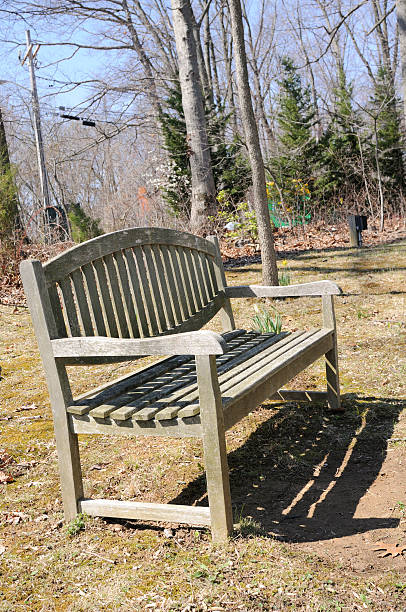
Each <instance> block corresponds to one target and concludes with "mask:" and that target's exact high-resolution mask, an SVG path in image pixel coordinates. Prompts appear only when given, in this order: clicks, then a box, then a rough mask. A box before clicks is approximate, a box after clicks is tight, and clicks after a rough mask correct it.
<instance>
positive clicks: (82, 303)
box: [71, 268, 94, 336]
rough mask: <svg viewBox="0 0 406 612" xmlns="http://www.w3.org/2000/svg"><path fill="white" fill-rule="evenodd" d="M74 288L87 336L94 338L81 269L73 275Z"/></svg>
mask: <svg viewBox="0 0 406 612" xmlns="http://www.w3.org/2000/svg"><path fill="white" fill-rule="evenodd" d="M71 277H72V281H73V287H74V289H75V294H76V301H77V303H78V306H79V314H80V319H81V321H82V327H83V329H84V332H85V335H86V336H94V330H93V324H92V318H91V316H90V310H89V306H88V303H87V296H86V292H85V288H84V285H83V276H82V272H81V270H80V268H79V269H78V270H74V272H72V274H71Z"/></svg>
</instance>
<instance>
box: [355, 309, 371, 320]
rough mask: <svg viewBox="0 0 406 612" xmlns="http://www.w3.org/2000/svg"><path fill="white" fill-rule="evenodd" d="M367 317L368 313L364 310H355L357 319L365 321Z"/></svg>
mask: <svg viewBox="0 0 406 612" xmlns="http://www.w3.org/2000/svg"><path fill="white" fill-rule="evenodd" d="M368 316H369V312H368V311H367V310H364V309H363V308H358V310H357V317H358V319H367V318H368Z"/></svg>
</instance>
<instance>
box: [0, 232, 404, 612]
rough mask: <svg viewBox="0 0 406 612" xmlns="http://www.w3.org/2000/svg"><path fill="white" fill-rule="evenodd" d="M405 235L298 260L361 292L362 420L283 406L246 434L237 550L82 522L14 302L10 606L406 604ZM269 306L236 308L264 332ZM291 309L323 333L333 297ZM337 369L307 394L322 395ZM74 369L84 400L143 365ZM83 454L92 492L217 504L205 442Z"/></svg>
mask: <svg viewBox="0 0 406 612" xmlns="http://www.w3.org/2000/svg"><path fill="white" fill-rule="evenodd" d="M394 238H395V240H394V241H393V242H392V243H387V244H375V245H371V246H368V247H367V248H365V249H348V248H344V247H342V246H340V245H338V246H337V245H336V248H334V246H330V245H327V247H328V248H325V249H323V248H320V247H317V248H313V249H308V250H300V249H297V250H296V251H295V250H294V249H287V250H288V251H289V252H288V253H287V252H285V253H283V254H281V257H283V258H285V259H286V260H287V261H286V264H285V269H286V270H288V271H289V274H290V277H291V283H292V284H293V283H299V282H309V281H313V280H320V279H321V278H325V279H330V280H334V281H336V282H337V283H338V284H339V285H340V286H341V287H342V289H343V295H342V296H338V297H337V298H336V315H337V324H338V330H339V358H340V366H341V390H342V397H343V403H344V406H345V408H346V412H345V413H344V414H342V415H332V414H329V413H328V411H327V409H326V406H324V405H319V406H308V405H304V404H301V405H298V404H296V403H294V402H286V403H280V404H278V403H271V402H267V403H265V404H263V405H262V406H261V407H260V408H259V409H257V410H256V411H254V412H252V413H251V414H250V415H248V416H247V417H246V418H245V419H244V420H243V421H241V422H240V423H239V424H238V425H236V426H235V427H233V428H232V429H231V430H230V431H229V432H228V434H227V445H228V453H229V465H230V477H231V489H232V498H233V504H234V512H235V523H236V530H235V533H234V535H233V537H232V538H231V539H230V541H229V543H228V544H226V545H215V544H213V543H212V542H211V538H210V534H209V532H208V531H207V530H205V529H189V528H185V527H180V526H179V525H173V524H172V525H170V524H168V525H152V524H141V523H137V522H135V521H116V520H103V519H93V518H86V517H84V518H83V519H81V520H77V521H76V523H75V524H70V525H69V526H66V525H65V524H64V522H63V513H62V508H61V501H60V489H59V481H58V473H57V459H56V450H55V442H54V437H53V427H52V417H51V411H50V407H49V402H48V396H47V391H46V386H45V380H44V375H43V372H42V367H41V364H40V360H39V356H38V352H37V346H36V342H35V339H34V336H33V332H32V327H31V322H30V318H29V315H28V312H27V310H26V308H25V307H22V306H15V305H13V304H12V303H10V304H8V305H7V304H5V303H3V304H1V305H0V329H1V333H0V351H1V362H0V365H1V368H2V369H1V373H0V375H1V381H0V611H1V612H3V611H13V612H14V611H16V610H44V611H48V610H57V611H62V610H72V611H79V610H89V609H91V610H92V611H94V610H95V611H96V610H162V611H170V610H174V611H175V610H178V611H181V610H183V611H184V612H187V611H188V612H192V611H196V612H197V611H206V610H207V611H209V610H211V611H213V612H214V611H218V612H220V611H223V610H224V611H232V610H252V611H259V610H289V609H291V610H343V611H344V610H365V609H367V610H377V611H381V610H382V611H383V610H396V611H397V610H399V611H401V610H405V609H406V577H405V576H406V571H405V570H406V411H405V408H406V390H405V380H406V351H405V345H406V316H405V314H406V290H405V269H406V240H405V239H404V238H402V237H401V236H399V235H395V236H394ZM246 255H247V256H250V257H254V255H253V254H249V253H247V254H246ZM249 261H250V259H246V260H245V262H244V263H245V265H243V266H242V265H241V266H238V265H234V266H233V267H230V269H229V270H228V272H227V277H228V283H229V284H239V285H240V284H248V283H259V282H260V264H258V263H249ZM251 261H252V260H251ZM247 263H248V265H247ZM284 263H285V262H284ZM237 264H238V262H237ZM253 304H254V301H253V300H251V299H247V300H235V313H236V320H237V325H238V326H239V327H248V328H249V327H251V324H252V321H251V319H252V316H253V314H254V312H253ZM274 305H275V307H276V308H277V309H278V310H279V311H280V313H281V315H282V320H283V327H284V329H291V330H294V329H297V328H298V327H312V326H315V325H319V321H320V303H319V300H318V299H316V298H303V299H301V300H294V299H286V300H277V301H275V302H274ZM211 327H212V328H213V329H219V322H218V321H217V319H215V320H214V321H213V325H212V326H211ZM323 369H324V368H323V364H322V362H318V363H317V364H315V365H313V366H312V367H311V368H309V369H308V370H306V372H305V373H302V374H301V375H300V376H298V377H297V379H295V381H294V384H293V385H291V387H294V388H302V389H303V388H307V389H315V388H322V385H323V384H324V374H323ZM70 370H71V372H70V374H71V380H72V385H73V388H74V391H75V393H79V392H82V391H84V390H85V389H86V388H87V387H88V385H89V380H91V382H92V383H93V384H99V383H100V381H101V379H102V377H103V379H104V380H106V377H107V380H108V379H109V378H110V377H115V376H120V375H122V374H124V373H125V372H126V371H127V370H130V365H129V364H119V365H117V364H115V365H114V366H111V367H108V368H106V367H105V366H104V367H103V368H102V367H101V366H93V367H88V368H83V367H82V368H76V369H74V368H71V369H70ZM80 450H81V456H82V462H83V475H84V481H85V491H86V494H87V495H93V496H99V497H100V496H105V497H108V496H110V497H112V498H114V497H115V498H117V499H138V500H142V501H156V502H173V503H188V504H193V503H197V504H203V505H204V504H206V503H207V499H206V492H205V481H204V476H203V467H202V464H203V459H202V448H201V444H200V442H198V441H196V440H172V441H171V443H170V444H168V441H165V440H164V439H163V440H160V439H156V438H146V439H140V438H138V439H135V440H131V439H121V438H108V437H105V436H95V437H91V436H80ZM75 531H77V533H76V534H75V533H74V532H75ZM396 545H398V547H397V549H396V548H393V547H395V546H396ZM380 547H381V550H374V549H375V548H380ZM402 547H405V548H404V553H403V554H402V552H401V551H402ZM391 550H392V552H393V555H389V554H387V556H381V555H382V554H385V553H388V552H389V551H391ZM397 552H400V554H396V553H397ZM394 555H396V556H394Z"/></svg>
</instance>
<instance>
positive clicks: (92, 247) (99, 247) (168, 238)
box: [44, 227, 215, 284]
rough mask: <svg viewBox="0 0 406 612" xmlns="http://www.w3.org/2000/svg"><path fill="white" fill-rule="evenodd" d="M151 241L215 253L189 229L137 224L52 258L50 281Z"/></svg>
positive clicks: (47, 271)
mask: <svg viewBox="0 0 406 612" xmlns="http://www.w3.org/2000/svg"><path fill="white" fill-rule="evenodd" d="M147 244H165V245H167V246H175V247H184V248H189V249H197V250H198V251H203V253H207V254H208V255H212V256H214V254H215V253H214V249H213V247H212V245H211V244H210V243H208V242H207V241H206V240H205V239H204V238H200V237H199V236H194V235H192V234H187V233H185V232H178V231H176V230H170V229H163V228H157V227H147V228H140V227H136V228H131V229H127V230H119V231H117V232H112V233H111V234H104V235H103V236H98V237H97V238H93V239H92V240H88V241H87V242H83V243H82V244H79V245H76V246H74V247H72V248H71V249H69V250H67V251H65V252H64V253H62V254H61V255H58V256H57V257H54V258H53V259H51V260H50V261H49V262H47V263H46V264H45V265H44V272H45V278H46V281H47V284H50V283H52V282H54V281H56V280H59V279H60V278H63V277H64V276H66V275H67V274H70V273H71V272H73V270H76V268H81V267H83V266H84V265H85V264H88V263H91V262H92V261H94V260H96V259H100V258H102V257H105V256H106V255H110V254H111V253H115V252H116V251H119V250H120V249H121V250H125V249H128V248H132V247H142V246H144V245H147Z"/></svg>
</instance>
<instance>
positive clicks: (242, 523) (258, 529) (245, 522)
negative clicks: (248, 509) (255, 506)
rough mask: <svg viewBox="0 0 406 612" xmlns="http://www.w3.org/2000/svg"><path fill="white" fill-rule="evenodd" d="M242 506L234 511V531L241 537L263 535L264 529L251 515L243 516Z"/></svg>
mask: <svg viewBox="0 0 406 612" xmlns="http://www.w3.org/2000/svg"><path fill="white" fill-rule="evenodd" d="M243 512H244V506H243V507H242V508H241V510H240V511H239V512H236V513H235V519H234V523H235V527H236V531H237V532H239V533H240V534H241V535H242V536H243V537H249V536H255V535H263V533H264V530H263V527H262V525H261V523H259V522H258V521H256V520H255V519H253V518H252V516H244V515H243Z"/></svg>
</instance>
